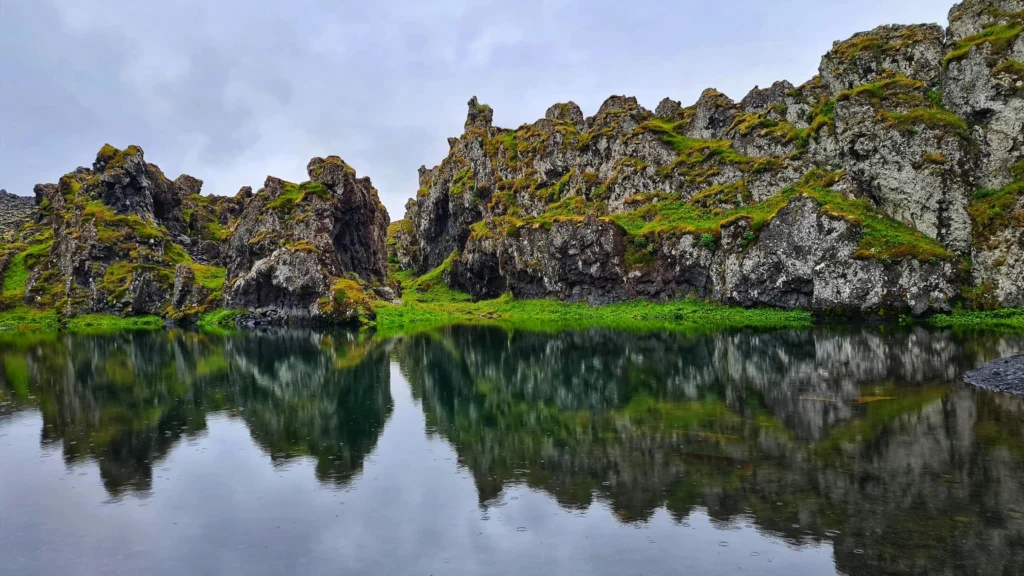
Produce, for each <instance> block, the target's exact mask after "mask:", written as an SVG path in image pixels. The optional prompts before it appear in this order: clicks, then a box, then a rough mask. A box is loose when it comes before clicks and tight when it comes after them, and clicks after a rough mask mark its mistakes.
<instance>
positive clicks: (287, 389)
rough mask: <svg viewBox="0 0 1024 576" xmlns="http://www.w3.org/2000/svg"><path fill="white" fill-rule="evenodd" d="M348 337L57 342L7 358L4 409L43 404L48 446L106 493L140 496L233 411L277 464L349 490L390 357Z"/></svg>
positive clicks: (374, 421)
mask: <svg viewBox="0 0 1024 576" xmlns="http://www.w3.org/2000/svg"><path fill="white" fill-rule="evenodd" d="M347 338H348V337H347V335H345V334H335V335H333V336H325V335H319V334H313V333H308V332H280V333H275V334H261V335H247V336H238V337H232V338H218V337H213V336H207V335H199V334H194V333H187V332H177V331H172V332H161V333H139V334H121V335H117V336H102V337H75V336H68V337H62V338H61V339H59V340H57V341H52V342H45V343H41V344H35V345H32V346H28V347H24V348H21V349H15V348H12V347H7V348H4V349H0V364H2V365H3V367H4V370H3V371H2V372H0V398H2V397H5V396H6V397H9V398H10V399H11V400H10V402H11V403H12V404H18V403H27V404H38V407H39V409H40V410H41V412H42V415H43V421H44V427H43V441H44V442H46V443H58V442H60V443H62V445H63V453H64V457H65V459H66V460H67V461H68V462H69V463H73V462H76V461H79V460H81V459H84V458H92V459H94V460H96V461H97V462H98V464H99V467H100V473H101V476H102V478H103V481H104V483H105V485H106V487H107V490H108V491H109V492H110V493H111V494H112V495H117V494H120V493H122V492H124V491H132V490H136V491H145V490H148V489H149V488H150V487H151V482H152V469H153V465H154V462H155V461H157V460H159V459H160V458H162V457H164V456H165V455H166V454H167V452H168V451H169V449H170V448H171V447H172V446H173V445H174V444H175V443H177V442H178V440H179V439H181V438H182V437H194V436H195V435H197V434H199V433H201V432H202V431H203V430H204V429H205V428H206V414H207V413H208V412H211V411H218V410H229V411H237V413H238V414H239V415H240V417H241V418H243V419H244V420H245V421H246V423H247V424H248V426H249V429H250V431H251V433H252V436H253V439H254V440H255V441H256V442H257V443H258V444H259V445H260V446H261V447H263V448H264V449H265V450H266V451H267V452H268V453H270V455H271V457H272V458H273V459H274V460H275V461H280V460H285V459H288V458H293V457H296V456H312V457H314V458H316V460H317V477H318V478H319V479H320V480H322V481H325V482H327V481H330V482H338V483H345V482H347V481H348V480H349V479H350V478H351V476H352V475H353V474H355V473H357V472H358V471H359V470H360V469H361V468H362V462H363V459H364V458H365V457H366V456H367V455H368V454H369V453H370V452H371V451H372V450H373V448H374V446H375V445H376V443H377V438H378V437H379V435H380V432H381V431H382V429H383V427H384V423H385V421H386V420H387V418H388V416H389V415H390V413H391V409H392V401H391V393H390V389H389V379H388V359H387V352H386V351H385V350H384V349H383V348H381V347H379V346H365V345H362V346H361V345H359V344H357V343H355V342H354V340H353V341H349V340H348V339H347Z"/></svg>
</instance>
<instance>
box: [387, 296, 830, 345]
mask: <svg viewBox="0 0 1024 576" xmlns="http://www.w3.org/2000/svg"><path fill="white" fill-rule="evenodd" d="M439 292H440V291H438V292H433V295H434V296H436V295H437V294H438V293H439ZM449 293H451V292H450V291H449ZM452 295H453V296H454V297H453V298H451V299H442V298H433V299H431V301H429V302H427V301H418V300H417V299H416V298H415V296H416V295H415V294H413V293H412V290H407V291H406V292H405V293H404V294H403V300H405V303H404V304H403V305H401V306H395V305H391V304H386V303H381V304H378V305H377V307H376V308H375V311H376V313H377V321H376V327H377V330H378V331H379V332H380V333H381V334H384V335H388V334H394V333H401V332H410V331H417V330H422V329H428V328H431V327H436V326H443V325H450V324H498V325H502V326H507V327H512V328H523V329H531V330H542V331H554V330H564V329H568V328H581V327H590V326H596V327H607V328H619V329H626V330H655V329H658V330H674V331H693V332H706V331H712V330H723V329H731V328H783V327H788V328H802V327H807V326H810V325H811V324H812V318H811V315H810V313H809V312H802V311H795V312H784V311H779V310H770V309H743V308H731V307H726V306H719V305H716V304H708V303H704V302H697V301H693V300H682V301H676V302H669V303H664V304H658V303H653V302H646V301H637V302H627V303H622V304H612V305H608V306H597V307H591V306H588V305H587V304H568V303H565V302H558V301H554V300H517V299H514V298H512V297H510V296H503V297H501V298H498V299H496V300H488V301H483V302H472V301H471V300H470V298H469V296H468V295H467V294H461V293H457V292H455V293H452Z"/></svg>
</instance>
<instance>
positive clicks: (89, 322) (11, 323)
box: [0, 307, 164, 340]
mask: <svg viewBox="0 0 1024 576" xmlns="http://www.w3.org/2000/svg"><path fill="white" fill-rule="evenodd" d="M163 325H164V321H163V319H162V318H160V317H158V316H130V317H127V318H122V317H120V316H114V315H111V314H89V315H86V316H78V317H76V318H70V319H65V320H64V321H63V322H62V321H61V320H60V319H58V317H57V313H56V312H53V311H52V310H37V309H34V308H28V307H19V308H14V309H12V310H5V311H3V312H0V340H17V339H19V338H24V337H25V336H26V335H29V334H31V335H33V336H38V335H41V334H42V335H45V334H57V333H58V332H61V331H66V332H71V333H75V334H102V333H111V332H120V331H123V330H157V329H160V328H163Z"/></svg>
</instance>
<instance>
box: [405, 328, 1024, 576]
mask: <svg viewBox="0 0 1024 576" xmlns="http://www.w3.org/2000/svg"><path fill="white" fill-rule="evenodd" d="M1021 344H1022V341H1021V340H1020V339H1013V338H1000V337H982V336H978V335H971V336H970V337H967V338H959V337H955V336H953V335H951V334H949V333H941V332H927V331H923V330H910V331H897V332H895V333H893V332H889V333H886V332H881V331H878V330H863V331H860V330H855V331H847V332H845V333H836V332H830V331H817V332H794V333H768V334H766V333H759V334H728V335H714V336H685V335H676V334H659V335H633V334H623V333H613V332H607V331H601V330H591V331H585V332H576V333H563V334H557V335H540V334H530V333H519V332H517V333H506V332H504V331H501V330H497V329H492V330H480V329H476V330H469V329H460V328H451V329H447V330H444V331H440V332H436V333H432V334H428V335H421V336H417V337H412V338H408V339H405V340H404V341H402V342H400V343H399V345H398V346H397V347H396V351H397V355H398V358H399V361H400V363H401V366H402V369H403V372H404V373H405V374H406V376H407V377H408V379H409V381H410V383H411V385H412V387H413V392H414V394H415V395H416V396H417V397H418V398H420V399H421V401H422V404H423V407H424V410H425V412H426V414H427V422H428V426H430V427H432V428H435V429H436V430H437V432H438V433H439V434H441V435H443V436H444V437H446V438H447V439H448V440H449V441H451V443H452V444H453V445H454V446H455V449H456V451H457V452H458V454H459V458H460V461H461V463H462V464H463V465H464V466H466V467H467V468H468V469H469V470H470V472H471V473H472V474H473V476H474V478H475V480H476V484H477V487H478V489H479V491H480V499H481V501H482V502H484V503H485V505H486V504H487V503H489V502H490V501H491V500H492V499H494V498H497V497H499V496H500V493H501V491H502V489H503V487H504V486H506V485H508V484H509V483H515V482H525V483H528V484H529V485H530V486H532V487H534V488H538V489H542V490H545V491H547V492H548V493H550V494H552V495H553V496H554V497H555V498H556V499H557V500H558V501H559V502H560V503H561V504H562V505H564V506H569V507H585V506H587V505H589V504H590V502H591V501H592V499H594V498H598V499H601V500H604V501H607V502H608V503H609V505H610V506H611V507H612V509H613V510H615V511H616V513H617V514H618V515H619V517H620V518H623V519H624V520H627V521H631V520H637V519H639V520H642V519H646V518H648V517H650V515H651V514H653V512H654V511H655V510H656V509H658V508H660V507H665V508H666V509H667V510H668V511H669V512H670V513H671V514H672V515H673V516H674V517H676V518H678V519H680V520H682V519H683V518H685V517H686V516H687V515H688V514H689V513H690V512H691V511H692V510H693V509H694V508H695V507H697V506H703V507H706V508H707V509H708V511H709V513H710V514H711V516H712V517H713V518H715V519H717V520H718V521H722V522H729V521H747V520H746V519H747V518H753V520H754V521H755V522H756V523H757V524H758V525H759V526H760V527H762V528H763V529H765V530H768V531H770V532H772V533H774V534H776V535H778V536H780V537H784V538H786V539H787V540H789V541H791V542H794V543H797V544H799V543H801V542H804V541H806V540H808V539H810V540H830V541H833V542H834V545H835V554H836V559H837V563H838V565H839V568H840V569H841V570H843V571H845V572H846V573H849V574H878V573H908V574H925V573H928V574H975V573H976V574H993V573H1017V572H1019V571H1024V520H1022V516H1021V514H1022V513H1024V509H1022V508H1024V448H1020V446H1024V428H1022V425H1021V419H1022V418H1024V402H1022V401H1020V400H1016V399H1010V398H1002V397H996V396H992V395H989V394H985V393H981V392H974V391H970V390H966V389H963V388H961V387H959V386H958V385H957V384H956V381H957V378H958V376H959V375H960V373H962V371H964V370H966V369H969V368H971V367H973V366H976V365H977V364H979V363H981V362H983V361H985V360H988V359H989V358H991V357H992V356H993V355H999V354H1004V353H1007V352H1010V351H1013V350H1017V349H1020V347H1021Z"/></svg>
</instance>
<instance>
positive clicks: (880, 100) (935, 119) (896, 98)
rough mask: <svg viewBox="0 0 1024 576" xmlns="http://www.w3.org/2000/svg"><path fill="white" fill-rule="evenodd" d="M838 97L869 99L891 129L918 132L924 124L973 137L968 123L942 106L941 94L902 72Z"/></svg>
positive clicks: (847, 91) (880, 119)
mask: <svg viewBox="0 0 1024 576" xmlns="http://www.w3.org/2000/svg"><path fill="white" fill-rule="evenodd" d="M936 96H937V97H936ZM836 100H837V101H839V102H845V101H849V100H860V101H864V102H867V103H868V104H870V105H871V106H872V107H873V108H875V110H877V111H878V115H877V117H876V119H877V120H878V121H879V122H882V123H883V124H885V126H886V127H887V128H896V129H898V130H902V131H906V132H912V133H916V132H917V130H918V129H919V128H920V127H921V126H927V127H929V128H932V129H935V130H944V131H950V132H952V133H954V134H957V135H958V136H960V137H962V138H969V137H970V128H969V127H968V125H967V122H966V121H965V120H964V119H963V118H961V117H959V116H957V115H956V114H954V113H952V112H950V111H949V110H946V109H945V108H943V107H942V104H941V103H942V99H941V95H938V93H935V92H931V91H929V90H927V85H926V84H925V83H924V82H921V81H920V80H914V79H912V78H907V77H906V76H904V75H902V74H896V75H890V76H889V77H887V78H885V79H882V80H879V81H878V82H872V83H870V84H864V85H862V86H858V87H856V88H853V89H850V90H845V91H843V92H840V93H839V95H838V96H836Z"/></svg>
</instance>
